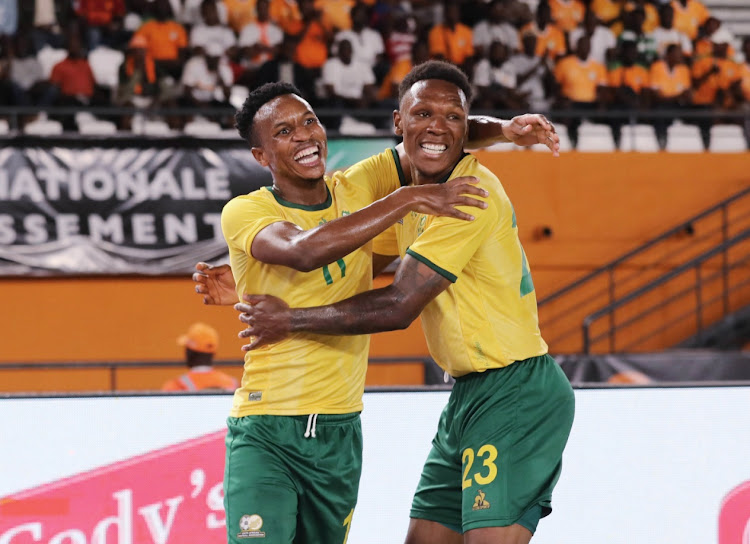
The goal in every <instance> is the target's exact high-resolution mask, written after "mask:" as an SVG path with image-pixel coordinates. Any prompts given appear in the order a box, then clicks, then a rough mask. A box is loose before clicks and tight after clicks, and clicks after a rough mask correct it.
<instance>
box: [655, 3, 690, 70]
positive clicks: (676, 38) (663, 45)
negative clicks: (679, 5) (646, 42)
mask: <svg viewBox="0 0 750 544" xmlns="http://www.w3.org/2000/svg"><path fill="white" fill-rule="evenodd" d="M651 38H652V39H653V41H654V44H655V45H656V53H657V55H658V56H659V57H660V58H662V57H664V53H665V51H666V49H667V46H668V45H669V44H671V43H676V44H678V45H679V46H680V49H681V50H682V54H683V55H685V56H686V57H689V56H690V55H691V54H692V53H693V44H692V42H691V41H690V38H688V37H687V35H685V34H684V33H682V32H680V31H679V30H677V29H676V28H674V8H673V7H672V6H671V4H662V5H661V7H660V8H659V26H658V27H657V28H656V29H655V30H654V31H653V32H652V33H651Z"/></svg>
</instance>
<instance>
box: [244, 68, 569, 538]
mask: <svg viewBox="0 0 750 544" xmlns="http://www.w3.org/2000/svg"><path fill="white" fill-rule="evenodd" d="M399 95H400V97H399V110H398V112H396V113H395V114H394V123H395V126H396V133H397V134H399V135H403V138H404V148H405V151H406V154H407V155H408V157H409V160H410V168H411V171H412V180H413V183H414V184H415V185H431V184H437V185H440V184H443V183H445V182H446V181H447V180H450V179H452V178H456V177H457V176H467V175H470V176H474V177H476V178H478V179H479V180H480V181H479V186H480V187H482V188H483V189H485V190H486V191H487V192H488V193H489V197H488V198H487V202H488V206H487V208H486V209H478V210H476V211H474V210H473V213H475V215H476V219H475V220H474V221H471V222H467V221H456V220H455V219H453V218H449V217H433V216H428V215H425V214H422V213H410V214H409V215H408V216H406V217H405V218H404V220H403V224H397V225H396V227H395V231H394V233H395V238H393V237H392V239H391V240H387V238H388V237H383V238H381V239H380V240H379V241H377V244H376V247H375V251H377V252H379V253H384V254H388V253H389V251H388V250H389V249H390V250H391V252H392V251H393V250H394V249H397V250H398V253H399V255H400V256H401V258H402V261H401V264H400V265H399V267H398V269H397V271H396V274H395V278H394V281H393V284H391V285H390V286H388V287H384V288H382V289H377V290H372V291H368V292H366V293H362V294H359V295H356V296H354V297H351V298H349V299H347V300H344V301H341V302H338V303H335V304H331V305H327V306H322V307H309V305H306V306H308V307H300V306H299V305H296V306H297V307H293V308H290V307H289V306H288V305H287V304H286V303H285V302H284V301H282V300H280V299H277V298H275V297H272V296H268V295H245V296H244V297H243V299H244V300H245V301H246V302H245V303H240V304H237V305H236V309H238V310H239V311H240V312H242V313H243V314H242V315H241V320H242V321H243V322H245V323H246V324H247V325H248V328H247V329H246V330H245V331H243V332H242V333H241V334H242V336H245V337H253V340H252V342H251V343H250V344H249V345H247V346H245V347H244V348H243V349H248V350H255V349H267V348H265V347H264V346H266V345H267V344H273V345H279V344H277V342H284V341H286V340H284V339H285V338H286V337H287V336H288V335H292V336H291V337H294V336H296V335H300V334H309V333H314V334H320V335H361V334H367V333H374V332H380V331H387V330H395V329H402V328H405V327H407V326H408V325H409V324H410V323H411V322H412V321H413V320H414V319H415V318H416V317H417V316H418V315H420V313H421V315H422V324H423V327H424V330H425V335H426V337H427V343H428V347H429V349H430V353H431V354H432V356H433V358H434V359H435V360H436V361H437V363H438V364H439V365H440V366H441V367H442V368H444V369H445V371H446V372H448V373H450V374H451V375H452V376H454V377H455V378H456V384H455V385H454V387H453V391H452V392H451V396H450V399H449V401H448V405H447V406H446V408H445V410H444V411H443V414H442V416H441V419H440V422H439V425H438V431H437V435H436V436H435V439H434V440H433V448H432V451H431V452H430V454H429V456H428V459H427V462H426V463H425V466H424V469H423V472H422V477H421V480H420V483H419V486H418V488H417V491H416V494H415V497H414V501H413V504H412V510H411V518H412V519H411V523H410V526H409V532H408V535H407V539H406V541H407V543H408V544H434V543H441V544H453V543H459V542H465V543H467V544H483V543H490V542H491V543H503V544H508V543H513V544H522V543H528V542H529V541H530V540H531V538H532V535H533V533H534V531H535V530H536V527H537V524H538V522H539V520H540V518H542V517H544V516H546V515H547V514H549V513H550V511H551V496H552V490H553V488H554V486H555V484H556V482H557V480H558V478H559V475H560V470H561V464H562V453H563V449H564V447H565V444H566V442H567V439H568V435H569V433H570V429H571V426H572V422H573V413H574V397H573V391H572V388H571V386H570V384H569V382H568V380H567V378H566V377H565V375H564V374H563V372H562V370H561V369H560V367H559V366H558V365H557V364H556V363H555V361H554V360H553V359H552V358H551V357H550V356H549V355H547V345H546V343H545V342H544V340H543V339H542V336H541V334H540V331H539V326H538V319H537V307H536V296H535V292H534V284H533V282H532V279H531V273H530V270H529V266H528V263H527V260H526V256H525V253H524V251H523V248H522V247H521V244H520V241H519V238H518V228H517V224H516V215H515V212H514V210H513V206H512V205H511V202H510V200H509V199H508V197H507V195H506V194H505V191H504V190H503V187H502V185H501V184H500V182H499V180H498V179H497V178H496V177H495V176H494V175H493V174H492V172H490V171H489V170H487V169H486V168H484V167H483V166H482V165H481V164H479V163H478V161H477V160H476V159H475V158H474V157H473V156H471V155H468V154H465V153H464V151H463V147H464V141H465V138H466V134H467V121H468V104H469V101H470V95H471V87H470V85H469V83H468V81H467V79H466V76H465V75H464V74H463V73H462V72H461V71H460V70H457V69H456V68H455V67H453V66H451V65H449V64H445V63H441V62H436V61H430V62H428V63H425V64H422V65H420V66H418V67H416V68H414V69H413V70H412V71H411V72H410V73H409V75H407V77H406V78H405V79H404V81H403V82H402V85H401V87H400V93H399ZM397 186H398V184H397V183H396V184H394V185H393V188H395V187H397ZM389 232H391V231H389ZM394 246H397V247H394ZM332 337H333V336H332Z"/></svg>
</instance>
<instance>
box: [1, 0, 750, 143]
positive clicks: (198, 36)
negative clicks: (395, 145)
mask: <svg viewBox="0 0 750 544" xmlns="http://www.w3.org/2000/svg"><path fill="white" fill-rule="evenodd" d="M9 1H11V3H15V4H17V5H16V8H17V9H16V10H6V11H4V12H2V13H3V14H4V15H0V18H2V19H5V20H0V32H2V38H0V59H1V62H2V70H1V71H0V81H1V82H2V83H1V84H0V100H1V102H0V104H1V105H2V106H3V110H2V113H1V114H0V116H1V117H2V119H4V120H5V121H6V122H7V123H8V130H7V134H8V135H11V136H12V135H14V134H18V133H25V134H36V133H43V134H46V133H49V132H50V131H51V132H52V133H56V132H57V128H56V127H57V125H55V124H54V123H49V122H48V121H47V120H45V119H44V115H43V114H44V113H46V114H47V118H48V120H51V121H58V122H60V123H62V125H63V132H69V131H73V132H75V131H78V132H81V133H89V134H90V133H92V131H93V132H94V133H97V134H111V125H110V124H106V125H105V124H96V125H91V124H88V123H85V124H84V125H83V126H81V125H78V124H76V123H74V122H72V120H71V119H70V117H71V114H70V113H69V111H64V112H63V113H58V112H57V111H56V108H60V107H66V108H71V107H72V108H78V109H86V108H88V107H92V106H93V107H97V108H105V111H104V112H102V110H98V111H97V114H96V121H106V122H108V123H114V124H115V129H116V132H117V133H120V132H125V133H127V132H131V131H132V132H141V133H142V132H143V130H144V129H143V127H142V126H138V127H135V126H133V123H132V120H133V119H132V118H133V115H134V114H135V113H138V112H139V111H144V112H145V110H146V109H148V115H149V118H150V121H154V122H156V121H162V122H164V123H166V124H167V125H168V127H169V130H170V132H169V134H179V133H186V134H192V135H196V134H201V135H208V134H209V133H210V134H217V133H219V132H220V133H222V134H225V135H228V133H229V131H230V130H231V129H232V126H231V124H232V122H231V108H232V107H237V106H238V105H240V104H241V102H242V100H243V98H244V96H246V94H247V92H248V90H249V89H251V88H254V87H255V86H257V85H259V84H261V83H263V82H264V81H266V80H268V79H269V78H272V79H274V80H275V79H283V80H290V81H292V80H293V81H295V82H296V83H297V84H298V86H299V87H300V88H302V89H303V92H305V93H306V94H307V95H308V96H307V98H308V99H309V100H310V101H311V102H312V103H313V105H314V106H315V107H316V108H317V109H318V110H319V111H321V117H322V118H323V119H324V121H326V122H327V123H329V130H331V131H332V133H333V134H336V133H337V131H338V130H341V131H342V132H343V133H345V134H355V135H362V134H389V133H390V130H389V127H390V111H391V110H392V108H393V105H394V103H393V97H392V93H390V92H382V91H381V93H380V94H378V96H377V98H376V97H375V96H374V95H373V94H372V92H371V91H372V88H368V89H367V92H365V93H364V94H363V95H362V96H361V97H357V98H355V99H350V98H347V99H346V100H343V99H342V98H341V97H340V94H335V95H332V94H331V92H332V91H331V89H332V87H331V85H330V82H331V81H333V79H332V77H333V76H332V75H331V74H332V73H333V68H332V67H331V66H329V68H328V72H327V73H328V75H326V71H325V70H323V67H324V65H325V64H326V59H336V62H337V63H338V65H337V69H336V72H337V74H338V75H337V77H338V79H336V80H335V81H337V84H338V85H339V86H340V87H341V85H342V83H341V81H339V80H342V81H343V78H346V77H350V78H351V77H353V76H351V75H350V76H347V74H349V73H350V72H351V73H352V74H354V73H355V72H356V73H362V70H354V69H352V68H353V67H354V64H352V65H351V67H350V66H349V65H348V64H347V61H340V60H339V58H338V47H337V45H338V44H339V43H342V42H347V41H348V42H349V44H350V45H351V46H352V49H353V51H354V55H353V60H351V61H349V62H352V63H362V62H365V64H366V65H368V67H369V68H370V69H371V70H372V73H373V75H374V78H375V87H376V88H379V89H382V88H386V91H389V89H390V88H391V87H392V85H394V84H397V83H398V79H393V78H394V77H396V78H400V77H403V76H402V75H401V76H399V75H398V74H402V73H404V69H403V67H407V66H410V65H411V64H409V58H408V57H409V55H408V52H409V51H410V50H411V48H412V46H413V44H415V43H416V44H419V45H420V46H422V45H425V44H427V45H429V48H430V54H431V56H432V57H433V58H447V59H448V60H452V61H455V62H458V63H460V64H461V67H462V68H463V69H464V70H465V71H466V72H467V73H468V75H470V76H471V79H472V81H475V82H476V84H477V85H478V86H479V87H480V89H479V90H480V92H479V93H478V94H479V99H478V101H477V102H476V103H475V104H474V109H475V110H477V109H478V108H483V107H485V108H492V109H493V111H495V112H498V111H502V112H503V113H507V114H512V113H514V112H517V111H529V110H533V111H546V112H548V114H549V115H550V117H552V118H553V120H555V121H556V122H557V123H558V124H566V125H568V126H569V128H570V136H571V137H572V139H573V144H576V139H577V130H576V129H577V126H578V124H579V122H580V120H581V119H582V118H583V119H587V120H589V121H590V122H591V123H592V124H594V125H601V124H607V125H609V126H611V127H612V131H611V132H612V134H611V135H610V134H609V133H608V132H607V131H605V130H604V129H599V130H600V131H599V132H598V133H597V132H586V133H585V134H584V138H583V141H582V150H585V149H588V150H598V151H604V150H608V149H611V148H612V142H611V141H610V136H611V137H612V139H613V140H614V144H615V147H616V148H619V149H621V150H623V151H646V152H651V151H654V142H653V138H652V135H651V132H650V130H649V129H647V128H644V127H647V126H653V127H655V128H656V133H657V142H658V146H659V149H666V150H667V151H672V150H674V151H687V150H692V151H698V150H699V149H700V148H701V147H703V148H704V149H707V150H709V151H717V152H719V151H720V152H741V151H743V150H745V149H746V148H747V141H748V137H749V134H748V133H749V132H750V128H749V127H750V121H748V115H749V114H748V112H750V7H749V6H748V5H747V3H746V2H744V1H738V0H707V1H706V2H705V5H704V3H702V2H700V1H699V0H689V1H688V0H685V1H684V2H683V1H682V0H672V1H671V2H669V3H660V2H658V1H656V0H649V1H643V0H641V1H640V2H633V1H627V2H625V1H622V2H621V1H616V2H591V4H590V9H589V10H588V11H587V10H586V3H585V2H572V3H570V2H557V1H549V0H541V1H536V2H535V1H532V0H507V1H502V2H501V1H487V0H464V1H462V2H446V3H437V2H423V1H415V2H397V3H392V2H350V3H348V4H347V5H348V6H350V7H353V10H352V12H351V16H349V15H346V14H344V15H341V16H339V15H336V9H337V8H336V6H337V5H338V4H337V3H335V2H334V3H331V2H326V1H323V0H305V1H300V2H267V1H265V0H261V1H259V2H257V5H256V3H255V2H252V3H247V4H245V3H243V2H229V1H228V0H203V1H200V0H192V1H191V2H187V3H182V2H179V1H170V0H150V1H149V0H138V1H136V0H130V1H118V2H110V3H97V2H84V1H82V0H75V1H73V0H67V1H60V2H55V3H54V4H55V6H56V9H55V10H54V13H52V12H50V13H46V12H45V13H39V14H37V13H35V12H34V10H33V9H30V8H29V7H24V6H26V4H25V3H24V2H19V1H17V0H9ZM342 5H343V4H342ZM662 8H663V9H662ZM669 8H671V9H669ZM6 13H7V15H5V14H6ZM13 14H16V16H15V17H13ZM40 21H41V23H40ZM42 23H44V24H42ZM71 37H75V38H79V39H77V40H75V42H76V43H75V44H74V45H73V47H75V49H74V50H73V52H69V51H68V47H69V46H71V41H70V40H71ZM584 37H585V38H588V44H587V47H584V48H583V49H580V48H578V42H579V41H580V39H581V38H584ZM671 43H677V44H678V47H679V50H680V51H681V52H682V53H681V54H678V55H677V56H676V57H674V58H673V59H672V61H670V64H662V63H661V61H663V60H664V59H666V57H667V56H668V54H667V49H668V46H669V45H670V44H671ZM79 44H80V45H83V49H82V50H81V51H80V52H79ZM139 51H140V52H141V53H138V52H139ZM78 55H80V59H78V58H77V57H78ZM415 58H416V62H420V61H421V60H422V59H424V58H426V55H421V54H420V55H419V56H418V57H415ZM412 62H415V61H414V60H413V61H412ZM399 63H401V64H403V67H401V64H399ZM592 63H593V64H592ZM329 64H330V61H329ZM397 65H398V66H399V68H398V69H394V70H392V68H394V67H396V66H397ZM357 66H358V67H359V64H357ZM591 66H596V67H597V75H596V78H597V79H596V82H594V84H593V85H592V84H591V83H587V82H589V81H591V80H590V77H592V76H591V73H589V72H590V67H591ZM601 66H604V67H605V70H604V71H602V69H601V68H600V67H601ZM86 67H88V68H86ZM591 69H593V68H591ZM86 70H90V72H91V73H92V74H93V80H94V81H93V84H94V87H93V89H91V88H90V87H89V84H88V83H84V81H83V80H77V79H71V78H70V77H68V75H66V76H65V79H61V77H62V76H63V74H72V75H74V76H75V77H83V76H82V74H83V73H84V71H86ZM592 73H593V72H592ZM688 74H689V75H688ZM604 75H606V78H605V77H604ZM368 77H369V76H368ZM605 79H606V81H605ZM369 81H370V79H368V84H369ZM384 82H385V87H383V83H384ZM361 84H362V83H361V82H359V81H358V82H357V85H361ZM209 87H210V88H209ZM342 88H343V87H342ZM332 97H333V98H332ZM332 100H334V102H335V103H334V102H332ZM342 101H343V102H344V106H345V109H346V112H345V114H346V115H347V117H346V118H345V122H341V121H340V116H338V115H337V114H338V113H340V110H338V109H337V108H338V107H340V106H341V104H340V102H342ZM195 107H199V108H201V110H203V113H202V116H203V117H205V118H206V119H207V120H209V121H211V122H213V123H218V124H219V125H220V126H219V129H218V131H217V130H216V127H212V128H210V129H209V128H207V127H209V126H210V125H208V124H207V123H200V122H199V123H198V124H197V125H195V124H193V121H194V120H193V118H192V117H193V115H195V111H189V110H190V108H195ZM13 108H31V110H22V109H13ZM329 108H330V109H331V110H332V111H334V110H335V113H331V112H326V109H329ZM363 108H364V109H363ZM174 110H177V111H178V112H179V114H177V115H174V114H172V113H165V111H171V112H174ZM181 110H184V111H181ZM326 113H331V114H330V115H326ZM674 119H682V121H683V122H684V123H685V124H688V123H690V124H693V125H696V126H698V127H699V130H700V132H701V137H702V140H703V142H702V145H701V146H699V145H697V144H696V143H695V141H694V138H692V136H691V135H689V134H688V132H690V133H691V134H692V133H693V132H694V131H693V130H692V129H685V128H675V127H674V125H672V128H670V129H669V131H668V130H667V127H668V126H669V125H670V124H672V121H673V120H674ZM140 123H141V125H142V122H140ZM713 124H721V125H733V126H734V127H736V128H734V129H731V130H730V129H729V128H726V129H719V130H712V129H711V126H712V125H713ZM26 125H30V127H28V128H27V126H26ZM626 125H627V126H629V127H630V128H624V127H625V126H626ZM154 126H157V125H154ZM196 127H197V128H196ZM156 130H159V133H160V134H167V132H165V131H164V130H163V129H156ZM586 130H587V131H590V129H586ZM621 132H622V133H623V134H624V135H626V136H627V137H626V138H621ZM4 133H5V132H4ZM635 135H638V138H636V137H635ZM600 136H601V139H600ZM743 138H744V140H745V143H744V144H743V143H742V142H741V140H742V139H743ZM636 140H638V141H637V142H636ZM714 140H715V141H714Z"/></svg>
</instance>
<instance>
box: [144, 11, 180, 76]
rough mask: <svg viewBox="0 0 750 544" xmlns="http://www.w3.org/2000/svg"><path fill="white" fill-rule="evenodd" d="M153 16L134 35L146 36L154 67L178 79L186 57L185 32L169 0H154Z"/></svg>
mask: <svg viewBox="0 0 750 544" xmlns="http://www.w3.org/2000/svg"><path fill="white" fill-rule="evenodd" d="M154 17H155V18H154V19H152V20H150V21H148V22H147V23H144V24H143V26H141V28H139V29H138V32H136V35H138V36H143V37H144V38H146V41H147V42H148V52H149V54H150V55H151V56H152V57H153V59H154V61H155V62H156V68H157V69H158V70H159V71H160V72H163V73H166V74H169V75H170V76H171V77H173V78H174V79H175V80H178V79H179V78H180V74H181V73H182V66H183V60H184V59H185V57H186V48H187V46H188V40H187V33H186V32H185V28H184V27H183V26H182V25H181V24H180V23H178V22H177V21H175V20H174V18H173V14H172V6H171V5H170V3H169V0H155V1H154Z"/></svg>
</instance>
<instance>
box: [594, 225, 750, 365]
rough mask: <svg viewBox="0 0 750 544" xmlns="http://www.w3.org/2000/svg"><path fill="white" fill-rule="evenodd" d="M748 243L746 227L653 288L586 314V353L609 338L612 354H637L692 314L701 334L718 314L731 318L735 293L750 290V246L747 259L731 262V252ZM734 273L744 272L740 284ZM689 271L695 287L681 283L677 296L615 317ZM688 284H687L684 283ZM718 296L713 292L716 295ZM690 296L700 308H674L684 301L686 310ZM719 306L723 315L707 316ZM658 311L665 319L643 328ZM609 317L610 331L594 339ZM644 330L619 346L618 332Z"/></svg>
mask: <svg viewBox="0 0 750 544" xmlns="http://www.w3.org/2000/svg"><path fill="white" fill-rule="evenodd" d="M747 240H750V228H748V229H745V230H744V231H742V232H741V233H740V234H738V235H736V236H733V237H732V238H730V239H728V240H726V241H724V242H722V243H721V244H719V245H718V246H716V247H714V248H713V249H711V250H709V251H707V252H705V253H703V254H702V255H700V256H698V257H696V258H694V259H692V260H690V261H688V262H686V263H685V264H683V265H681V266H678V267H677V268H675V269H674V270H672V271H670V272H668V273H666V274H664V275H662V276H661V277H660V278H658V279H657V280H654V281H651V282H649V283H648V284H647V285H645V286H643V287H641V288H639V289H636V290H635V291H633V292H631V293H629V294H628V295H626V296H624V297H622V298H619V299H618V300H616V301H613V302H611V303H610V304H608V305H606V306H604V307H603V308H601V309H599V310H597V311H595V312H593V313H591V314H589V315H588V316H586V317H585V318H584V320H583V324H582V342H583V351H584V353H591V350H592V347H593V346H594V345H595V344H596V343H597V342H600V341H601V340H604V339H607V341H608V346H609V351H610V352H617V351H631V350H633V349H634V348H636V347H638V346H641V345H643V344H644V343H646V342H647V341H648V340H650V339H651V338H653V337H655V336H657V335H659V334H662V333H664V332H665V331H667V330H668V329H670V328H672V327H674V326H676V325H679V324H681V323H684V322H685V320H686V319H689V318H690V317H692V316H694V318H695V331H696V333H697V334H698V335H700V334H701V333H702V332H703V330H704V328H705V326H706V325H707V324H708V323H709V321H710V320H712V318H713V319H714V320H715V317H716V315H726V314H727V313H729V312H730V311H732V310H737V309H739V306H740V304H736V305H733V304H731V303H730V295H731V294H732V293H736V292H739V291H740V290H742V289H744V288H745V287H746V286H750V244H748V245H746V246H744V248H743V249H744V251H743V252H741V256H740V257H739V258H737V259H736V260H734V261H733V262H731V263H730V262H729V254H730V251H731V250H732V249H733V248H736V247H738V246H739V245H740V244H742V243H743V242H745V241H747ZM717 257H718V258H720V260H721V264H720V265H719V266H716V267H715V271H713V272H711V269H710V268H709V272H710V273H709V274H708V275H704V273H703V270H702V267H704V266H705V265H706V264H707V263H709V262H710V261H711V260H712V259H714V258H717ZM734 271H739V272H740V274H738V276H739V278H740V279H739V281H737V282H732V281H731V275H732V272H734ZM687 273H694V274H695V280H694V282H691V284H690V285H687V286H685V287H682V286H681V285H677V286H676V292H673V293H670V294H668V295H666V296H664V297H659V300H658V302H656V303H653V304H650V305H648V306H647V307H646V308H645V309H642V310H641V309H638V308H636V309H635V310H634V311H633V312H632V313H631V314H629V315H626V317H625V318H624V319H622V320H621V321H618V320H617V319H616V315H615V314H616V312H617V311H618V310H622V309H623V308H625V307H626V306H627V305H630V304H632V303H634V302H636V301H642V300H643V297H644V295H647V294H649V293H651V292H652V291H654V290H656V289H659V288H662V287H665V286H668V285H669V284H670V282H673V280H678V279H680V278H681V276H683V275H684V274H687ZM714 282H718V283H719V285H718V286H716V285H712V283H714ZM682 283H683V284H684V283H686V282H685V281H684V280H683V281H682ZM712 292H713V294H711V293H712ZM686 297H692V298H693V299H694V304H689V305H688V308H687V309H686V310H684V309H674V305H675V304H681V303H682V306H685V304H684V301H685V298H686ZM738 302H739V301H738ZM717 303H720V304H721V311H720V312H713V314H711V315H708V316H707V315H706V312H707V310H708V308H710V307H711V306H712V305H714V304H717ZM669 306H672V307H673V310H671V311H670V310H666V309H667V308H668V307H669ZM656 312H660V315H659V316H658V317H657V318H656V319H651V321H654V325H655V326H646V327H643V326H642V325H643V324H644V322H647V321H648V320H649V319H650V318H651V316H653V315H654V314H655V313H656ZM604 317H607V318H608V324H607V326H606V327H605V330H604V331H602V332H600V333H599V334H596V335H592V332H591V329H592V326H593V324H594V323H595V322H597V321H598V320H600V319H602V318H604ZM638 326H641V328H642V329H645V330H642V331H637V330H636V331H634V332H631V333H630V334H629V335H628V336H627V337H626V341H625V342H622V343H618V342H617V333H618V331H623V330H625V329H628V328H631V327H638Z"/></svg>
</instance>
